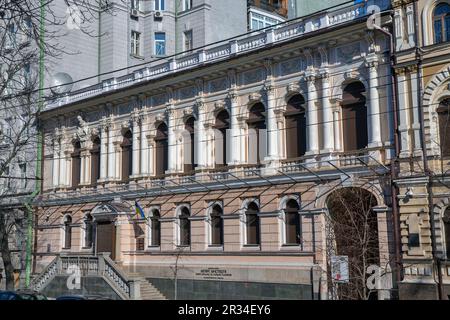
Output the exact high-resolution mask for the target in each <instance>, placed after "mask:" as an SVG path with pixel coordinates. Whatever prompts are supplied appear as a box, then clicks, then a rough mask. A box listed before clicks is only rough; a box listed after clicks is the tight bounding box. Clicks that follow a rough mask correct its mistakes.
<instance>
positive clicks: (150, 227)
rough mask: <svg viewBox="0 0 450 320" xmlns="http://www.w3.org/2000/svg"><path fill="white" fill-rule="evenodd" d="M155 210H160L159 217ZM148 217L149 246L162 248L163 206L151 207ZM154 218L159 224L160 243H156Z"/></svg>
mask: <svg viewBox="0 0 450 320" xmlns="http://www.w3.org/2000/svg"><path fill="white" fill-rule="evenodd" d="M155 211H157V212H158V217H157V218H156V216H155ZM148 212H149V213H148V216H147V217H148V219H147V237H148V239H147V246H148V247H150V248H160V247H161V208H160V207H151V208H150V209H149V211H148ZM154 220H157V221H158V224H159V225H158V226H159V228H158V229H159V231H158V232H159V237H158V243H157V244H155V243H154V241H153V240H154V239H153V236H154V225H153V223H154Z"/></svg>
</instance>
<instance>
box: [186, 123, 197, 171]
mask: <svg viewBox="0 0 450 320" xmlns="http://www.w3.org/2000/svg"><path fill="white" fill-rule="evenodd" d="M194 123H195V118H194V117H190V118H189V119H187V120H186V123H185V125H184V129H185V130H186V137H185V141H184V148H183V149H184V172H186V173H187V172H191V171H192V170H194V168H195V167H196V166H195V157H194ZM187 134H189V138H190V139H186V138H187Z"/></svg>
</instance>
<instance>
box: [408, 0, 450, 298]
mask: <svg viewBox="0 0 450 320" xmlns="http://www.w3.org/2000/svg"><path fill="white" fill-rule="evenodd" d="M417 12H418V10H417V2H415V3H414V19H415V25H416V30H419V22H418V21H417ZM415 40H416V59H417V88H418V90H417V100H418V103H419V105H418V108H419V121H420V144H421V147H422V152H423V156H422V157H423V170H424V173H425V176H426V177H427V178H428V181H427V194H428V214H429V218H430V228H431V255H432V257H433V266H434V265H436V268H437V276H438V298H439V300H442V298H443V291H444V290H443V287H442V268H441V258H440V257H439V256H438V253H437V246H436V225H435V223H434V216H433V209H434V208H433V204H434V201H433V198H434V197H433V172H432V170H430V166H429V163H428V150H427V145H426V140H425V130H424V128H425V126H424V125H425V124H424V114H423V106H422V97H423V82H422V77H423V70H422V61H423V54H422V49H421V48H420V47H419V37H418V36H417V33H416V39H415Z"/></svg>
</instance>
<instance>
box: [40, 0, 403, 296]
mask: <svg viewBox="0 0 450 320" xmlns="http://www.w3.org/2000/svg"><path fill="white" fill-rule="evenodd" d="M365 9H366V7H365V4H364V3H361V4H357V5H353V6H350V7H346V8H343V9H339V10H337V11H332V12H324V13H320V14H318V15H316V16H313V17H311V18H308V19H305V20H303V21H298V22H293V23H290V24H286V25H285V26H282V27H280V28H276V29H269V30H266V31H261V32H258V33H255V34H252V35H251V36H246V37H242V38H239V39H236V40H235V41H232V42H229V43H223V44H219V45H218V46H216V47H213V48H210V49H207V50H201V51H198V52H195V53H193V54H191V55H187V56H186V55H185V56H182V57H179V58H175V59H171V60H170V61H164V62H158V63H155V64H151V65H149V66H148V67H146V68H144V69H140V70H137V71H135V72H134V73H132V74H130V75H127V76H123V77H118V78H113V79H109V80H106V81H103V82H102V83H100V84H99V85H95V86H93V87H89V88H86V89H83V90H81V91H76V92H72V93H70V94H67V95H65V96H64V97H61V98H60V99H58V100H54V101H51V102H50V101H49V103H48V104H47V106H46V109H45V110H44V111H43V112H42V114H41V121H42V129H43V131H44V137H45V138H44V140H45V142H44V165H43V172H44V186H43V193H42V195H41V197H40V198H39V201H37V202H36V206H37V229H36V250H35V264H36V270H35V271H36V272H38V273H39V272H41V271H44V272H43V273H42V274H41V276H38V277H37V281H38V282H36V283H39V286H40V288H43V287H44V285H46V284H48V283H49V281H51V279H52V277H53V276H54V272H55V271H54V270H56V268H57V267H56V265H57V264H56V263H55V262H54V261H56V260H55V256H56V257H58V256H60V257H63V256H71V257H76V259H75V258H74V259H72V260H70V261H72V263H76V262H77V261H80V259H83V258H86V257H94V256H96V255H99V254H101V253H104V254H107V255H109V256H110V259H111V261H113V262H109V264H108V266H109V267H107V270H108V272H110V271H111V268H113V267H111V265H112V264H114V266H115V267H114V268H117V269H120V270H123V272H124V273H123V274H122V273H120V274H121V276H120V277H119V276H118V277H117V278H121V279H125V278H127V277H132V276H133V275H134V276H136V275H139V276H140V277H141V278H145V279H146V281H148V282H149V283H151V284H152V285H153V286H155V287H157V288H158V289H159V291H160V292H162V293H163V294H164V295H165V296H166V297H172V296H173V294H174V293H173V283H174V279H177V283H178V284H179V285H178V291H177V292H178V293H177V294H178V297H179V298H181V297H183V298H213V299H214V298H239V297H241V298H242V297H244V298H261V297H267V298H291V299H317V298H321V299H327V298H333V297H334V294H335V291H334V290H332V289H333V288H334V285H332V284H334V283H333V282H332V280H331V278H330V258H331V256H333V255H335V254H344V253H345V250H346V249H345V248H343V247H341V248H340V247H339V246H340V244H339V243H338V245H337V247H336V240H335V239H334V238H333V237H334V235H333V232H331V231H330V226H331V228H333V224H330V221H332V220H333V219H335V218H336V216H337V213H338V211H339V210H337V209H336V211H334V209H331V206H330V201H332V200H333V199H338V194H340V193H339V190H352V191H354V193H355V194H361V195H363V196H361V199H360V200H359V201H361V203H362V206H363V207H366V206H367V207H369V210H368V212H370V217H372V219H373V220H372V222H373V224H371V227H372V228H373V230H372V231H373V234H374V235H375V236H374V237H373V239H372V240H373V242H371V243H370V244H369V246H370V249H371V250H373V251H372V252H374V254H373V256H372V257H371V259H372V260H370V261H372V262H373V263H374V264H377V265H380V266H385V267H386V266H389V267H390V268H391V269H392V268H394V267H395V266H393V263H392V262H393V261H394V259H393V252H394V245H393V238H392V237H393V234H392V228H393V225H392V224H393V223H392V217H391V209H390V207H391V203H392V201H391V189H390V184H389V183H388V182H389V168H388V166H389V164H390V161H391V159H392V158H393V157H394V148H393V141H394V139H393V138H394V137H393V121H392V118H391V114H392V110H391V106H392V92H391V91H390V89H389V88H390V86H389V79H390V70H391V69H390V62H389V57H390V53H389V46H388V41H386V37H385V36H384V35H383V34H381V33H379V32H377V31H373V30H367V27H366V19H367V13H366V10H365ZM382 20H383V21H384V20H385V19H384V17H383V19H382ZM387 23H389V22H387ZM369 198H370V200H367V199H369ZM339 199H341V200H342V201H343V203H347V202H346V201H348V199H346V198H342V197H341V198H339ZM344 207H345V206H344ZM136 208H137V211H139V208H142V211H143V214H144V215H145V218H144V217H142V216H141V213H139V214H136ZM333 208H335V207H333ZM344 211H345V210H344ZM330 217H331V218H330ZM341 223H343V222H342V221H341ZM336 230H337V229H335V231H334V232H335V233H336V234H337V233H338V231H336ZM341 237H343V235H341ZM339 239H341V238H339ZM338 242H339V241H338ZM350 258H351V259H357V258H356V257H350ZM52 261H53V262H52ZM89 261H91V260H89ZM92 261H93V260H92ZM358 261H359V260H358ZM88 265H90V264H89V263H88ZM63 266H64V264H63ZM102 266H103V265H102ZM66 267H67V265H66ZM89 268H90V267H89ZM89 268H88V269H89ZM95 268H97V267H93V269H92V270H94V269H95ZM388 269H389V268H388ZM49 270H50V271H51V272H50V271H49ZM83 270H84V269H83ZM86 270H87V269H86ZM86 270H85V271H86ZM92 270H91V269H89V270H87V271H86V272H88V271H89V272H90V271H92ZM95 270H97V269H95ZM105 270H106V269H105ZM46 274H47V276H45V277H44V276H42V275H46ZM363 274H365V272H364V273H363ZM112 282H113V284H112V285H114V281H112ZM123 283H124V281H122V282H121V285H120V288H122V289H120V290H124V291H123V292H125V293H129V292H130V290H133V289H132V288H130V287H128V286H127V285H124V284H123ZM115 284H117V281H116V282H115ZM124 288H125V289H124ZM384 289H386V291H383V290H381V291H378V294H379V297H380V298H388V297H390V294H391V291H390V289H391V287H389V288H384ZM118 290H119V289H118Z"/></svg>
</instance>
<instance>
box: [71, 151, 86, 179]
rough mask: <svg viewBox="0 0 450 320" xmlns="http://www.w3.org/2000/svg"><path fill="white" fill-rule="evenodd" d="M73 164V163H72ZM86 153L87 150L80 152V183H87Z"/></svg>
mask: <svg viewBox="0 0 450 320" xmlns="http://www.w3.org/2000/svg"><path fill="white" fill-rule="evenodd" d="M72 165H73V164H72ZM86 171H87V170H86V154H85V151H82V152H80V185H83V184H85V183H86V180H85V177H86Z"/></svg>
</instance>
